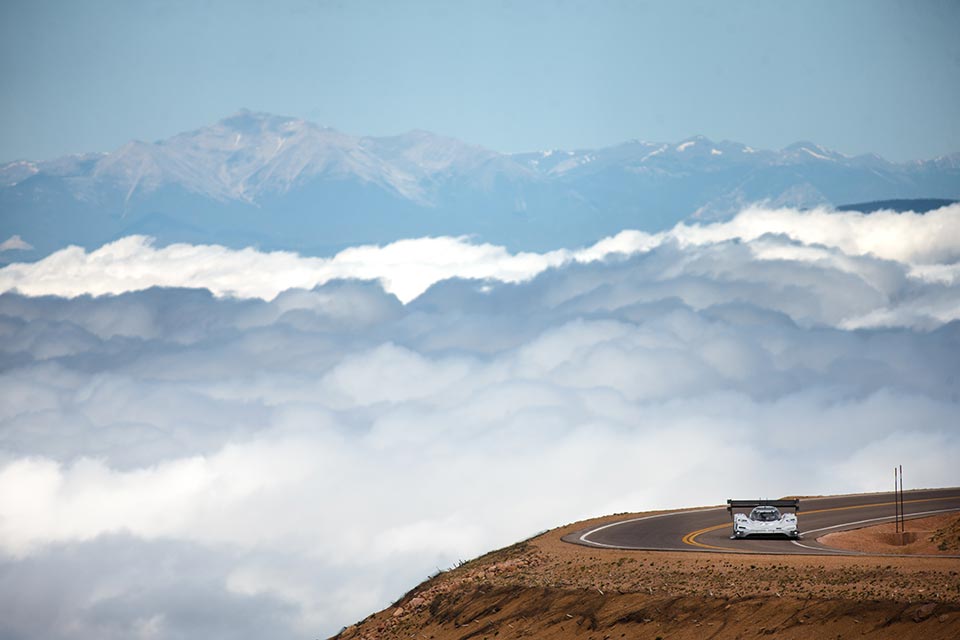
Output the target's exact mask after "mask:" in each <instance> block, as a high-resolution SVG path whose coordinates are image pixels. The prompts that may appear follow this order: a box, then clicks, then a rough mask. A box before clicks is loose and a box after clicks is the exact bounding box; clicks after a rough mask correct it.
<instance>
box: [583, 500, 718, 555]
mask: <svg viewBox="0 0 960 640" xmlns="http://www.w3.org/2000/svg"><path fill="white" fill-rule="evenodd" d="M724 508H725V507H710V508H708V509H694V510H691V511H671V512H670V513H658V514H657V515H655V516H643V517H642V518H631V519H629V520H619V521H617V522H611V523H610V524H605V525H602V526H600V527H597V528H596V529H590V530H589V531H587V532H585V533H584V534H583V535H581V536H580V538H579V540H580V542H583V543H584V544H589V545H594V546H597V547H606V548H608V549H631V548H637V549H641V548H642V547H624V546H621V545H615V544H604V543H602V542H594V541H593V540H587V536H592V535H593V534H595V533H596V532H597V531H603V530H604V529H609V528H611V527H618V526H620V525H622V524H630V523H631V522H640V521H641V520H653V519H654V518H666V517H667V516H677V515H682V514H684V513H704V512H706V511H720V510H722V509H724ZM664 551H683V549H664Z"/></svg>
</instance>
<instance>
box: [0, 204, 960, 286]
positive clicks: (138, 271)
mask: <svg viewBox="0 0 960 640" xmlns="http://www.w3.org/2000/svg"><path fill="white" fill-rule="evenodd" d="M770 234H778V235H783V236H785V237H787V238H789V239H790V240H792V241H794V242H795V243H799V244H800V245H803V246H804V247H808V250H807V251H803V252H802V251H797V250H796V249H795V247H794V248H789V249H783V248H778V249H771V248H770V247H766V246H758V249H757V253H756V257H757V258H758V259H761V260H774V259H780V258H786V259H800V260H810V261H815V260H819V259H825V258H828V257H829V256H828V255H827V253H825V252H818V251H817V250H816V249H814V250H812V251H811V250H809V247H824V248H827V249H835V250H838V251H839V252H841V253H842V254H844V255H847V256H866V255H870V256H874V257H877V258H880V259H883V260H893V261H897V262H900V263H903V264H905V265H908V266H909V267H910V274H911V276H913V277H918V278H925V279H939V280H946V281H948V282H953V281H954V279H955V278H956V277H957V276H958V275H960V272H958V271H957V268H956V264H957V262H958V261H960V205H951V206H948V207H944V208H942V209H939V210H937V211H933V212H929V213H926V214H922V215H921V214H915V213H894V212H889V211H887V212H877V213H872V214H861V213H856V212H847V213H838V212H832V211H826V210H814V211H807V212H799V211H795V210H790V209H775V210H768V209H762V208H752V209H748V210H746V211H744V212H743V213H741V214H740V215H738V216H737V217H736V218H734V219H733V220H731V221H729V222H720V223H715V224H711V225H693V226H688V225H684V224H679V225H677V226H676V227H674V228H673V229H671V230H670V231H666V232H663V233H658V234H648V233H644V232H640V231H624V232H621V233H620V234H618V235H616V236H614V237H611V238H607V239H604V240H601V241H600V242H598V243H597V244H595V245H593V246H591V247H588V248H585V249H582V250H578V251H575V250H557V251H551V252H548V253H544V254H537V253H517V254H511V253H509V252H508V251H506V250H505V249H504V248H503V247H499V246H494V245H489V244H473V243H471V242H469V241H468V240H467V239H465V238H450V237H439V238H418V239H411V240H401V241H398V242H394V243H391V244H389V245H386V246H383V247H380V246H361V247H353V248H349V249H346V250H344V251H342V252H340V253H338V254H337V255H335V256H334V257H332V258H309V257H302V256H299V255H297V254H295V253H290V252H284V251H274V252H269V253H263V252H259V251H256V250H254V249H243V250H231V249H227V248H225V247H220V246H211V245H187V244H173V245H169V246H166V247H162V248H157V247H154V246H153V245H152V240H151V239H150V238H148V237H146V236H129V237H126V238H122V239H120V240H117V241H116V242H112V243H110V244H107V245H104V246H103V247H101V248H100V249H97V250H95V251H91V252H89V253H88V252H86V251H84V250H83V249H82V248H80V247H69V248H67V249H63V250H61V251H58V252H56V253H54V254H52V255H50V256H48V257H47V258H44V259H43V260H40V261H38V262H34V263H18V264H12V265H9V266H7V267H5V268H3V269H0V291H11V290H16V291H20V292H22V293H24V294H27V295H34V296H36V295H57V296H67V297H74V296H79V295H83V294H91V295H104V294H118V293H124V292H128V291H139V290H143V289H147V288H149V287H153V286H159V287H196V288H203V289H208V290H210V291H211V292H213V293H214V294H215V295H217V296H235V297H240V298H261V299H264V300H270V299H272V298H274V297H275V296H276V295H277V294H279V293H280V292H281V291H284V290H287V289H293V288H305V289H310V288H313V287H315V286H317V285H322V284H324V283H326V282H329V281H331V280H335V279H350V278H356V279H363V280H378V281H380V282H381V283H382V284H383V287H384V289H385V290H387V291H388V292H390V293H393V294H394V295H396V296H397V297H398V298H399V299H400V300H401V301H403V302H409V301H410V300H413V299H414V298H416V297H417V296H419V295H421V294H422V293H423V292H424V291H426V290H427V289H428V288H429V287H430V286H431V285H433V284H436V283H437V282H439V281H441V280H446V279H449V278H469V279H491V280H498V281H500V282H524V281H527V280H530V279H531V278H533V277H535V276H536V275H538V274H540V273H542V272H543V271H544V270H546V269H549V268H551V267H557V266H561V265H563V264H568V263H570V262H590V261H595V260H603V259H604V258H606V257H608V256H610V255H611V254H615V253H619V254H626V255H630V254H636V253H643V252H647V251H650V250H652V249H654V248H655V247H658V246H662V245H663V244H665V243H676V244H677V245H679V246H680V247H682V248H683V247H691V246H692V247H701V246H705V245H710V244H716V243H721V242H726V241H731V240H739V241H744V242H753V241H756V240H758V239H760V238H763V236H766V235H770Z"/></svg>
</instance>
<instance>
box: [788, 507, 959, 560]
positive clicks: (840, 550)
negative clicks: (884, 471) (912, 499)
mask: <svg viewBox="0 0 960 640" xmlns="http://www.w3.org/2000/svg"><path fill="white" fill-rule="evenodd" d="M950 511H960V508H953V509H937V510H936V511H920V512H918V513H911V514H909V516H910V519H913V518H915V517H919V516H929V515H933V514H935V513H948V512H950ZM895 517H896V516H883V517H882V518H870V519H869V520H857V521H856V522H845V523H843V524H835V525H833V526H831V527H820V528H819V529H811V530H810V531H804V532H803V534H802V535H807V534H808V533H819V532H820V531H829V530H830V529H839V528H841V527H849V526H851V525H857V524H867V523H869V522H880V521H883V520H893V519H894V518H895ZM790 542H792V543H793V544H795V545H797V546H798V547H803V548H804V549H811V550H813V551H833V552H835V553H850V551H848V550H847V549H834V548H833V547H828V546H826V545H824V546H822V547H811V546H809V545H805V544H801V543H799V542H797V541H796V540H791V541H790Z"/></svg>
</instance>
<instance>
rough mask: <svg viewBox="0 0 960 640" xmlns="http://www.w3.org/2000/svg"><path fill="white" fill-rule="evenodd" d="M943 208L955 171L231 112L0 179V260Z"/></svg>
mask: <svg viewBox="0 0 960 640" xmlns="http://www.w3.org/2000/svg"><path fill="white" fill-rule="evenodd" d="M957 198H960V154H953V155H949V156H944V157H941V158H937V159H934V160H929V161H923V162H911V163H903V164H895V163H890V162H887V161H886V160H884V159H883V158H880V157H879V156H876V155H872V154H871V155H862V156H857V157H848V156H845V155H843V154H840V153H838V152H835V151H832V150H828V149H824V148H822V147H820V146H818V145H816V144H814V143H811V142H798V143H796V144H793V145H790V146H788V147H786V148H784V149H782V150H779V151H770V150H755V149H751V148H750V147H747V146H745V145H743V144H739V143H736V142H731V141H722V142H714V141H711V140H709V139H707V138H705V137H703V136H696V137H693V138H688V139H686V140H683V141H681V142H678V143H670V144H667V143H655V142H643V141H629V142H625V143H623V144H620V145H615V146H612V147H607V148H603V149H592V150H590V149H587V150H574V151H558V150H554V151H541V152H530V153H520V154H501V153H497V152H494V151H491V150H488V149H484V148H481V147H477V146H473V145H468V144H466V143H463V142H460V141H458V140H454V139H451V138H445V137H442V136H438V135H435V134H432V133H429V132H425V131H412V132H409V133H406V134H403V135H399V136H390V137H381V138H371V137H355V136H350V135H346V134H343V133H340V132H338V131H335V130H333V129H329V128H324V127H319V126H317V125H314V124H312V123H310V122H306V121H303V120H298V119H293V118H285V117H280V116H274V115H269V114H262V113H253V112H248V111H242V112H240V113H238V114H235V115H233V116H231V117H228V118H225V119H224V120H221V121H220V122H218V123H216V124H214V125H211V126H209V127H205V128H202V129H198V130H196V131H191V132H186V133H183V134H179V135H177V136H174V137H172V138H169V139H166V140H161V141H158V142H155V143H143V142H131V143H129V144H127V145H124V146H123V147H121V148H119V149H117V150H116V151H113V152H111V153H99V154H85V155H82V156H70V157H65V158H60V159H57V160H53V161H48V162H30V161H18V162H13V163H8V164H7V165H4V166H0V220H2V222H0V236H2V238H0V240H5V239H7V238H10V237H12V236H14V235H18V236H20V238H21V239H22V240H23V241H24V242H26V243H28V244H29V245H30V246H32V247H33V249H15V250H7V251H4V252H3V253H2V254H0V256H2V257H0V260H2V261H3V262H10V261H13V260H18V261H21V260H34V259H37V258H40V257H43V256H45V255H47V254H49V253H51V252H53V251H55V250H58V249H60V248H63V247H65V246H67V245H70V244H76V245H80V246H82V247H85V248H88V249H89V248H94V247H97V246H100V245H102V244H104V243H105V242H109V241H111V240H114V239H117V238H120V237H123V236H126V235H130V234H144V235H149V236H152V237H154V238H156V240H157V243H158V244H160V245H164V244H168V243H173V242H189V243H216V244H222V245H226V246H230V247H242V246H256V247H259V248H261V249H289V250H295V251H298V252H301V253H303V254H308V255H328V254H330V253H333V252H335V251H337V250H338V249H341V248H343V247H345V246H348V245H356V244H363V243H387V242H390V241H393V240H397V239H400V238H405V237H417V236H425V235H433V236H436V235H470V236H472V237H474V238H476V239H477V240H479V241H487V242H492V243H496V244H502V245H505V246H507V247H508V248H510V249H512V250H520V249H525V250H537V251H543V250H547V249H553V248H557V247H561V246H566V247H569V246H578V245H585V244H588V243H591V242H593V241H595V240H597V239H599V238H601V237H604V236H606V235H610V234H612V233H616V232H617V231H620V230H622V229H624V228H633V229H641V230H645V231H658V230H662V229H666V228H669V227H672V226H673V225H674V224H676V223H677V222H678V221H681V220H687V219H690V220H698V221H711V220H719V219H725V218H728V217H729V216H730V215H732V214H733V213H735V212H737V211H739V210H740V209H742V208H743V207H744V206H746V205H748V204H751V203H755V202H765V203H766V204H768V205H771V206H789V207H797V208H808V207H814V206H819V205H827V206H836V205H842V204H845V203H851V202H871V203H880V204H882V203H884V202H893V203H899V204H895V205H892V206H896V207H901V208H902V207H903V206H907V207H910V206H913V205H910V204H909V203H907V204H904V203H903V202H902V201H906V200H916V199H920V200H923V201H924V202H927V201H929V202H938V201H948V200H954V199H957ZM916 206H918V207H925V206H927V205H924V204H918V205H916ZM931 206H932V205H931ZM851 208H857V206H852V207H851ZM928 208H929V207H928ZM858 210H859V209H858Z"/></svg>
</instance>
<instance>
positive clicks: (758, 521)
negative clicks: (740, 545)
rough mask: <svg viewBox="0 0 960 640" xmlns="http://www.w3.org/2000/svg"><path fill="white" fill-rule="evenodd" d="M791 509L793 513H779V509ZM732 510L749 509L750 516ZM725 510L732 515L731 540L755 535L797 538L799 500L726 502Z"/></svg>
mask: <svg viewBox="0 0 960 640" xmlns="http://www.w3.org/2000/svg"><path fill="white" fill-rule="evenodd" d="M783 508H789V509H793V510H794V513H781V512H780V509H783ZM734 509H751V511H750V515H747V514H745V513H742V512H734ZM727 510H728V511H730V512H731V513H732V514H733V535H732V536H730V537H731V538H746V537H747V536H757V535H768V536H773V535H782V536H787V537H788V538H799V537H800V529H799V528H798V527H797V514H796V512H797V511H799V510H800V501H799V500H727Z"/></svg>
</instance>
